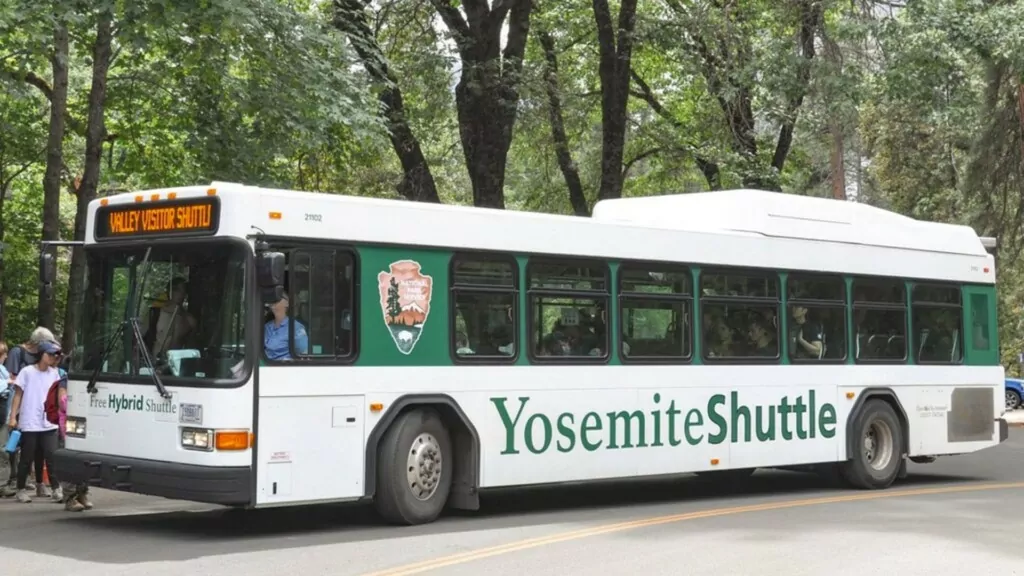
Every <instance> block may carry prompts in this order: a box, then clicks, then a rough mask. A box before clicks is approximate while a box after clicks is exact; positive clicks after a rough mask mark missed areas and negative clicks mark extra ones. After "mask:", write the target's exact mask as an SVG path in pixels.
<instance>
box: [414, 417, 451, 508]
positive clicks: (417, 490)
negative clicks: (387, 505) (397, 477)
mask: <svg viewBox="0 0 1024 576" xmlns="http://www.w3.org/2000/svg"><path fill="white" fill-rule="evenodd" d="M442 469H443V460H442V455H441V444H440V443H439V442H438V441H437V439H436V438H434V437H433V436H432V435H431V434H428V433H426V432H424V433H423V434H420V435H419V436H417V437H416V439H415V440H413V442H412V448H411V449H410V450H409V457H408V459H407V462H406V470H407V479H408V483H409V489H410V490H411V491H412V494H413V496H415V497H416V499H417V500H429V499H430V497H431V496H433V495H434V492H436V491H437V487H438V485H439V484H440V483H441V471H442Z"/></svg>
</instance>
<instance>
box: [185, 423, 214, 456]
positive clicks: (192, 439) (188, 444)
mask: <svg viewBox="0 0 1024 576" xmlns="http://www.w3.org/2000/svg"><path fill="white" fill-rule="evenodd" d="M181 447H182V448H184V449H185V450H202V451H203V452H212V451H213V430H209V429H206V428H182V429H181Z"/></svg>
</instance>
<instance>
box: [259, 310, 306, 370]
mask: <svg viewBox="0 0 1024 576" xmlns="http://www.w3.org/2000/svg"><path fill="white" fill-rule="evenodd" d="M291 321H292V319H291V318H285V319H284V321H283V322H281V325H280V326H275V325H274V321H273V320H271V321H269V322H267V323H266V324H264V325H263V351H264V353H265V354H266V355H267V359H268V360H291V359H292V354H291V350H289V349H288V323H289V322H291ZM295 350H297V351H299V352H304V353H307V354H308V351H309V337H308V336H307V335H306V327H305V326H303V325H302V322H299V321H296V322H295Z"/></svg>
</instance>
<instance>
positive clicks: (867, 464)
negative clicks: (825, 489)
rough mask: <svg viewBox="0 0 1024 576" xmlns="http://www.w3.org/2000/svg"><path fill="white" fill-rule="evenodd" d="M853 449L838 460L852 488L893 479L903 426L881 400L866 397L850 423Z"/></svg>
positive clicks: (897, 468)
mask: <svg viewBox="0 0 1024 576" xmlns="http://www.w3.org/2000/svg"><path fill="white" fill-rule="evenodd" d="M853 434H855V435H856V436H855V437H856V442H855V446H856V450H855V451H854V452H853V453H852V454H850V455H849V456H850V459H849V460H847V461H846V462H842V463H840V464H839V473H840V474H841V475H842V477H843V479H844V480H846V482H847V483H848V484H850V485H851V486H853V487H855V488H863V489H867V490H877V489H881V488H888V487H889V486H891V485H892V483H893V482H895V481H896V477H897V476H898V475H899V473H900V464H901V462H902V460H903V454H902V452H903V444H904V442H903V434H904V431H903V426H902V425H901V424H900V419H899V416H897V415H896V411H895V410H893V408H892V406H890V405H889V403H888V402H885V401H884V400H868V401H867V402H866V403H865V404H864V408H863V410H861V411H860V412H859V413H858V414H857V418H856V420H855V421H854V425H853Z"/></svg>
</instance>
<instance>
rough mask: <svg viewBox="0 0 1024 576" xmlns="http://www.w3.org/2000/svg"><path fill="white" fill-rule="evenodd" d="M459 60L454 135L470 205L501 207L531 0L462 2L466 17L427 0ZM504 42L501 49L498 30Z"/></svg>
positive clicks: (445, 2)
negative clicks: (469, 191) (470, 191)
mask: <svg viewBox="0 0 1024 576" xmlns="http://www.w3.org/2000/svg"><path fill="white" fill-rule="evenodd" d="M431 4H433V6H434V8H435V9H436V10H437V12H438V14H439V15H440V16H441V19H442V20H443V21H444V23H445V26H447V28H448V31H449V33H450V34H451V36H452V39H453V40H454V41H455V45H456V47H457V48H458V53H459V57H460V59H461V65H462V72H461V76H460V78H459V83H458V85H457V86H456V87H455V101H456V104H457V108H458V118H459V135H460V137H461V140H462V152H463V155H464V157H465V159H466V169H467V170H468V171H469V178H470V181H471V182H472V185H473V204H474V205H476V206H483V207H487V208H504V207H505V195H504V186H505V167H506V164H507V162H508V151H509V147H510V146H511V144H512V134H513V132H512V129H513V127H514V126H515V122H516V115H517V107H518V105H519V92H518V87H519V82H520V74H521V72H522V68H523V54H524V52H525V51H526V41H527V37H528V35H529V31H530V15H531V13H532V12H533V0H495V2H494V6H493V8H490V7H488V0H463V2H462V5H463V8H464V9H465V17H463V15H462V13H460V12H459V10H458V9H457V8H455V6H453V5H452V2H451V1H450V0H431ZM506 22H507V25H508V40H507V41H506V43H505V47H504V48H502V47H501V36H502V29H503V27H504V26H505V25H506Z"/></svg>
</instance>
